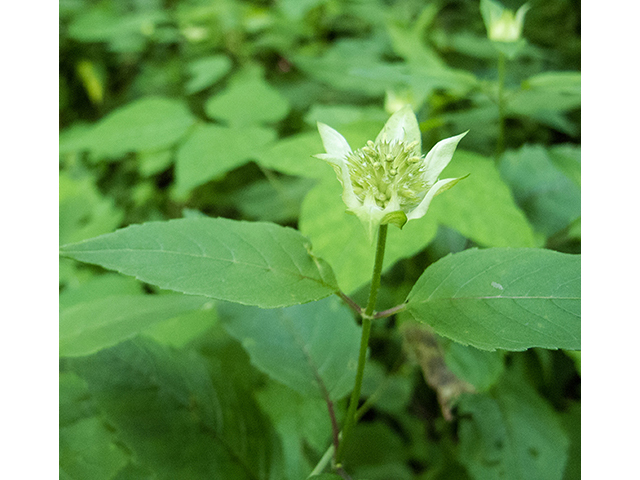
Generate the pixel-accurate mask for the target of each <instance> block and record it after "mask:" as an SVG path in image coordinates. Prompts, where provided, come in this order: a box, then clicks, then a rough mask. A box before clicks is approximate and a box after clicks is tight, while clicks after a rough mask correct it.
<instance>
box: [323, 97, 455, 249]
mask: <svg viewBox="0 0 640 480" xmlns="http://www.w3.org/2000/svg"><path fill="white" fill-rule="evenodd" d="M318 131H319V132H320V136H321V137H322V143H323V144H324V148H325V150H326V152H327V153H322V154H319V155H314V156H315V157H317V158H320V159H322V160H325V161H327V162H328V163H330V164H331V165H332V166H333V168H334V170H335V171H336V174H337V176H338V180H340V183H341V184H342V187H343V192H342V199H343V200H344V203H345V204H346V205H347V210H348V211H349V212H352V213H353V214H355V215H356V216H357V217H358V218H359V219H360V221H361V222H362V223H363V225H364V227H365V229H366V230H367V233H368V235H369V239H370V240H371V241H373V238H374V235H375V232H376V230H377V228H378V227H379V226H380V225H384V224H387V223H393V224H394V225H396V226H398V227H400V228H402V227H403V226H404V224H405V223H406V222H407V221H409V220H414V219H416V218H420V217H422V216H424V214H425V213H427V209H428V208H429V204H430V203H431V200H432V199H433V197H435V196H436V195H437V194H438V193H441V192H443V191H445V190H447V189H449V188H451V187H452V186H453V185H455V184H456V183H457V182H458V181H460V180H461V179H462V178H464V177H460V178H447V179H444V180H438V176H439V175H440V173H441V172H442V170H443V169H444V168H445V167H446V166H447V164H448V163H449V161H450V160H451V157H452V156H453V152H454V151H455V149H456V146H457V145H458V142H459V141H460V140H461V139H462V137H464V136H465V135H466V133H467V132H465V133H462V134H460V135H457V136H455V137H451V138H447V139H445V140H442V141H440V142H438V143H437V144H436V145H435V146H434V147H433V148H432V149H431V151H430V152H429V153H428V154H427V155H425V156H421V146H422V141H421V137H420V128H419V127H418V121H417V119H416V116H415V114H414V113H413V111H412V110H411V107H410V106H408V105H407V106H405V107H403V108H401V109H400V110H398V111H397V112H396V113H394V114H393V115H392V116H391V118H389V120H388V121H387V123H386V124H385V126H384V127H383V128H382V131H381V132H380V133H379V134H378V136H377V138H376V140H375V142H372V141H368V142H367V145H366V146H364V147H362V148H361V149H359V150H356V151H355V152H354V151H352V150H351V147H349V144H348V143H347V141H346V140H345V139H344V137H343V136H342V135H340V133H338V132H337V131H336V130H334V129H333V128H331V127H329V126H328V125H325V124H324V123H320V122H318Z"/></svg>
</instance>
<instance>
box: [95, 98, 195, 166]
mask: <svg viewBox="0 0 640 480" xmlns="http://www.w3.org/2000/svg"><path fill="white" fill-rule="evenodd" d="M194 122H195V117H194V116H193V115H192V114H191V112H190V111H189V109H188V108H187V107H186V105H185V104H184V103H183V102H181V101H179V100H173V99H170V98H164V97H146V98H142V99H140V100H137V101H135V102H131V103H128V104H127V105H125V106H124V107H121V108H119V109H118V110H115V111H113V112H111V113H110V114H109V115H107V116H106V117H104V118H103V119H102V120H100V122H98V123H97V124H96V126H95V127H94V128H93V129H92V130H91V131H90V132H89V133H88V134H87V139H86V140H85V141H86V144H87V147H88V149H89V150H90V151H91V153H92V155H93V156H94V157H96V158H118V157H121V156H122V155H124V154H125V153H128V152H139V151H146V150H152V151H153V150H162V149H165V148H167V147H170V146H172V145H174V144H175V143H177V141H178V140H179V139H180V138H182V136H183V135H184V134H185V133H186V132H187V130H188V129H189V128H190V127H191V126H192V125H193V124H194Z"/></svg>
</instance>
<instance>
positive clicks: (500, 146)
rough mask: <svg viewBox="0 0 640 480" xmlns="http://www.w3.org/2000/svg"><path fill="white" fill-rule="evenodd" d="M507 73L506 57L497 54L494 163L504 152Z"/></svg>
mask: <svg viewBox="0 0 640 480" xmlns="http://www.w3.org/2000/svg"><path fill="white" fill-rule="evenodd" d="M506 71H507V57H506V55H505V54H504V53H502V52H499V54H498V141H497V142H496V158H495V160H496V163H498V160H499V159H500V155H502V152H503V151H504V117H505V111H504V110H505V108H504V80H505V76H506Z"/></svg>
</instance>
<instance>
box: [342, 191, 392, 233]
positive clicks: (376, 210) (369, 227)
mask: <svg viewBox="0 0 640 480" xmlns="http://www.w3.org/2000/svg"><path fill="white" fill-rule="evenodd" d="M350 210H351V211H352V212H353V213H355V214H356V216H357V217H358V218H359V219H360V221H361V222H362V225H363V226H364V229H365V230H366V231H367V237H368V238H369V242H370V243H373V240H374V239H375V235H376V230H377V229H378V227H379V226H380V222H381V221H382V218H383V217H384V216H385V214H386V213H385V211H384V210H382V209H381V208H380V207H379V206H378V205H377V204H376V201H375V199H374V198H373V197H372V196H370V195H369V196H367V198H366V199H365V201H364V204H363V205H359V206H358V207H357V208H355V209H350Z"/></svg>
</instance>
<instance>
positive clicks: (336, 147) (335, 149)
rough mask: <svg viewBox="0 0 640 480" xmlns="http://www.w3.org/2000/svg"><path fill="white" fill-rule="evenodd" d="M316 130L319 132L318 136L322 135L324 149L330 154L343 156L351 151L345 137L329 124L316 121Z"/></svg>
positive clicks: (337, 156) (335, 156)
mask: <svg viewBox="0 0 640 480" xmlns="http://www.w3.org/2000/svg"><path fill="white" fill-rule="evenodd" d="M318 132H320V137H322V144H323V145H324V149H325V150H326V151H327V153H328V154H329V155H330V156H332V157H334V158H343V157H346V156H347V155H348V154H349V153H350V152H351V147H350V146H349V144H348V143H347V141H346V140H345V138H344V137H343V136H342V135H340V133H338V131H337V130H334V129H333V128H331V127H330V126H329V125H325V124H324V123H321V122H318ZM323 160H326V159H323Z"/></svg>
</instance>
